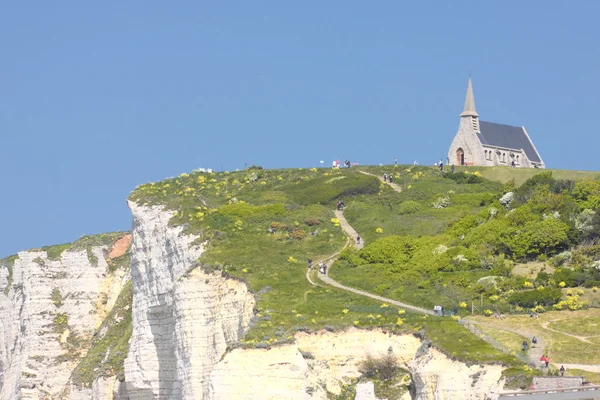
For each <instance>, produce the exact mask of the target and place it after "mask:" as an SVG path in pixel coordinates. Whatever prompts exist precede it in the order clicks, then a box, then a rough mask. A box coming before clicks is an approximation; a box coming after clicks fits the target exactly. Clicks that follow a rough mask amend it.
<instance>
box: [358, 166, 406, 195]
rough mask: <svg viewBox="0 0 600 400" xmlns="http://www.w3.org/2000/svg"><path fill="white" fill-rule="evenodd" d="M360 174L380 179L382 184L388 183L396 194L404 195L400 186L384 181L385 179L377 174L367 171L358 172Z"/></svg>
mask: <svg viewBox="0 0 600 400" xmlns="http://www.w3.org/2000/svg"><path fill="white" fill-rule="evenodd" d="M358 172H360V173H361V174H365V175H371V176H374V177H375V178H377V179H379V180H380V181H381V182H383V183H387V184H388V185H389V186H390V187H391V188H392V189H394V192H398V193H402V188H401V187H400V186H399V185H397V184H395V183H393V182H388V181H384V180H383V177H381V176H377V175H375V174H371V173H369V172H365V171H358Z"/></svg>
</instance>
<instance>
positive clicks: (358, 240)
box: [356, 236, 360, 244]
mask: <svg viewBox="0 0 600 400" xmlns="http://www.w3.org/2000/svg"><path fill="white" fill-rule="evenodd" d="M356 244H360V236H357V237H356Z"/></svg>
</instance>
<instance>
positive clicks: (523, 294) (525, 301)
mask: <svg viewBox="0 0 600 400" xmlns="http://www.w3.org/2000/svg"><path fill="white" fill-rule="evenodd" d="M561 297H562V292H561V291H560V289H558V288H553V287H544V288H543V289H539V290H538V289H534V290H524V291H520V292H514V293H513V294H511V295H510V296H509V298H508V302H509V303H511V304H517V305H519V306H521V307H535V306H537V305H544V306H551V305H553V304H556V303H558V302H559V301H560V299H561Z"/></svg>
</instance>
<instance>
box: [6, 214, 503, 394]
mask: <svg viewBox="0 0 600 400" xmlns="http://www.w3.org/2000/svg"><path fill="white" fill-rule="evenodd" d="M130 207H131V210H132V213H133V217H134V227H133V234H132V235H133V241H132V247H131V272H130V271H129V269H127V268H125V269H115V268H114V265H115V264H114V262H113V261H111V257H113V258H114V259H115V260H117V259H118V257H120V256H121V255H122V253H123V251H124V249H125V248H126V247H127V246H128V243H127V244H124V243H120V244H119V245H115V246H113V251H115V248H121V250H119V251H117V253H116V254H114V253H112V252H111V253H109V251H108V250H110V249H108V248H107V247H106V246H104V247H103V246H96V247H91V248H89V249H87V250H86V249H84V250H67V251H64V252H62V254H61V255H60V257H59V258H58V259H50V257H49V255H48V254H49V253H48V252H46V251H26V252H21V253H19V255H18V257H17V258H16V259H15V260H14V265H12V266H11V269H12V272H10V271H9V269H8V268H0V400H9V399H20V398H22V399H51V398H55V399H66V398H69V399H71V400H88V399H92V400H109V399H110V400H118V399H120V400H125V399H131V400H137V399H144V400H145V399H174V400H180V399H211V400H219V399H223V400H225V399H232V398H235V399H261V400H262V399H281V398H285V399H326V398H328V396H329V395H331V394H341V393H342V392H343V391H344V390H346V389H347V388H348V387H352V385H353V384H354V383H355V381H356V378H358V377H360V376H361V372H360V371H359V364H360V363H361V361H363V360H364V359H365V358H366V356H367V354H371V355H373V356H375V357H377V356H379V355H383V354H386V353H387V352H389V351H391V352H393V354H394V355H395V356H396V357H397V359H398V360H399V363H400V366H401V367H402V368H403V369H404V370H406V371H408V372H407V373H406V376H405V378H406V379H405V380H404V386H403V387H400V388H399V390H398V393H399V394H398V397H397V398H401V399H423V400H424V399H427V400H430V399H473V400H474V399H482V398H490V399H494V398H497V395H496V394H497V393H498V392H499V391H500V389H501V387H502V384H503V382H502V381H501V379H500V374H501V370H502V367H499V366H479V365H477V366H467V365H465V364H463V363H460V362H455V361H452V360H450V359H448V358H447V357H446V356H445V355H443V354H442V353H440V352H438V351H437V350H435V349H425V348H424V347H423V343H422V342H421V341H420V340H419V339H417V338H415V337H413V336H411V335H405V336H393V335H388V334H386V333H384V332H382V331H380V330H373V331H367V330H359V329H355V328H351V329H349V330H347V331H343V332H320V333H316V334H308V333H299V334H297V335H296V337H295V341H294V343H293V344H289V345H283V346H279V347H274V348H272V349H242V348H236V349H234V350H232V351H230V352H227V346H228V345H229V344H234V343H236V342H237V341H239V339H240V338H241V337H242V336H243V334H244V332H245V331H246V329H247V328H248V326H249V323H250V319H251V318H252V316H253V310H254V306H255V299H254V296H253V295H252V293H250V292H249V290H248V287H247V286H246V285H245V284H244V283H243V282H240V281H238V280H236V279H232V278H229V277H226V276H224V275H223V274H222V273H221V272H219V271H205V270H203V269H202V268H201V267H198V266H197V262H196V261H197V259H198V257H200V256H201V254H202V252H203V246H202V245H195V244H194V242H195V240H196V238H195V237H191V236H187V235H184V234H183V228H182V227H173V226H170V225H169V220H170V219H171V216H172V214H171V213H170V212H168V211H165V210H164V209H163V208H161V207H147V206H140V205H137V204H134V203H130ZM127 240H129V239H127ZM52 258H56V255H52ZM107 260H108V262H107ZM130 276H131V282H132V283H131V284H127V285H126V282H128V280H129V277H130ZM132 292H133V294H132ZM127 293H129V295H128V296H129V297H128V299H129V300H128V302H126V301H124V300H123V299H124V298H126V297H127V296H126V294H127ZM119 294H121V295H119ZM126 311H128V312H130V313H131V314H126ZM124 315H129V317H130V319H129V320H127V321H126V322H128V324H127V326H128V327H129V329H132V333H131V338H130V340H129V343H128V350H121V349H127V342H126V340H124V341H123V343H120V344H119V343H115V342H116V341H118V340H119V335H114V337H113V338H112V339H110V340H112V342H110V341H109V342H103V340H104V338H110V337H111V335H112V333H111V332H112V331H111V327H113V326H117V325H118V324H120V323H122V322H123V321H125V320H124V319H123V318H125V317H124ZM103 320H104V322H103V323H102V321H103ZM107 321H109V322H110V323H107ZM101 323H102V325H100V324H101ZM94 332H95V335H94V337H93V338H92V334H93V333H94ZM92 339H93V340H92ZM90 346H91V347H90ZM119 346H121V347H119ZM115 349H117V350H115ZM126 351H128V353H127V358H126V360H125V363H124V376H120V380H119V379H117V377H116V376H114V374H113V375H111V368H112V365H109V366H108V367H106V368H105V365H106V364H110V360H111V359H112V358H113V357H116V358H117V359H118V358H119V355H118V354H114V353H115V352H122V353H123V354H125V352H126ZM86 353H87V354H86ZM84 357H85V358H84ZM82 358H83V361H82ZM120 360H121V366H123V361H122V358H120ZM86 362H87V363H86ZM78 364H79V365H78ZM73 371H74V372H73ZM112 372H114V371H112ZM123 378H124V382H123ZM70 380H72V382H73V384H71V381H70ZM82 382H83V383H82ZM408 383H411V385H410V386H411V388H412V389H411V390H410V391H409V389H408ZM376 391H377V387H376V385H375V386H374V385H373V384H372V383H370V382H365V381H363V382H361V383H360V384H359V385H357V387H356V394H357V397H356V398H357V399H359V400H365V399H376Z"/></svg>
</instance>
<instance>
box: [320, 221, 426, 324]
mask: <svg viewBox="0 0 600 400" xmlns="http://www.w3.org/2000/svg"><path fill="white" fill-rule="evenodd" d="M335 216H336V218H337V219H339V221H340V226H341V227H342V229H343V231H344V232H345V233H346V234H347V235H348V236H349V237H350V243H352V246H354V247H355V248H357V249H362V248H363V246H364V242H363V241H362V240H361V242H360V243H356V236H358V234H357V233H356V231H355V230H354V228H352V226H351V225H350V224H349V223H348V221H347V220H346V218H345V217H344V213H343V212H342V211H339V210H336V211H335ZM336 259H337V256H336V257H333V258H331V259H330V260H329V261H328V262H326V264H327V273H326V274H321V273H319V274H318V277H319V279H320V280H322V281H323V282H325V283H327V284H329V285H331V286H334V287H337V288H339V289H343V290H346V291H348V292H352V293H356V294H359V295H361V296H365V297H370V298H372V299H375V300H379V301H381V302H384V303H388V304H393V305H395V306H397V307H402V308H406V309H409V310H412V311H415V312H418V313H421V314H429V315H435V314H434V312H433V311H431V310H427V309H425V308H421V307H417V306H413V305H411V304H406V303H402V302H400V301H396V300H393V299H388V298H387V297H382V296H378V295H376V294H373V293H369V292H365V291H364V290H359V289H355V288H351V287H349V286H345V285H342V284H341V283H339V282H337V281H336V280H334V279H332V278H330V277H329V267H330V266H331V264H333V262H334V261H335V260H336Z"/></svg>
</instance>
